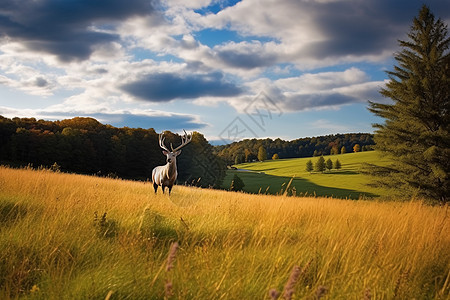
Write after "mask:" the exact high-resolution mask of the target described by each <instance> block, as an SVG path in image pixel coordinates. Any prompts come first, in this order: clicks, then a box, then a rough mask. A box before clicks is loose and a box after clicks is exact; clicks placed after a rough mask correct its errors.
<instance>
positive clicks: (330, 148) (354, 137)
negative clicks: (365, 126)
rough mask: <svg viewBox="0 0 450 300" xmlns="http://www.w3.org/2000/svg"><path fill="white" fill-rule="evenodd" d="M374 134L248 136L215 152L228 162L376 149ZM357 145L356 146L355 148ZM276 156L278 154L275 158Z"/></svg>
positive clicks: (236, 162) (235, 162) (218, 148)
mask: <svg viewBox="0 0 450 300" xmlns="http://www.w3.org/2000/svg"><path fill="white" fill-rule="evenodd" d="M374 145H375V142H374V140H373V135H372V134H368V133H351V134H350V133H349V134H334V135H327V136H321V137H313V138H301V139H296V140H292V141H284V140H281V139H276V140H272V139H247V140H243V141H240V142H235V143H232V144H229V145H221V146H216V147H214V152H215V153H216V154H217V155H218V156H219V157H221V158H223V159H224V160H225V161H226V162H227V164H230V165H231V164H239V163H244V162H252V161H257V160H259V161H263V160H265V159H267V158H268V157H269V158H273V157H274V155H275V154H277V156H275V157H278V158H296V157H311V156H321V155H329V154H331V155H335V154H343V153H350V152H359V151H370V150H373V149H374ZM355 147H356V148H355ZM275 159H277V158H275Z"/></svg>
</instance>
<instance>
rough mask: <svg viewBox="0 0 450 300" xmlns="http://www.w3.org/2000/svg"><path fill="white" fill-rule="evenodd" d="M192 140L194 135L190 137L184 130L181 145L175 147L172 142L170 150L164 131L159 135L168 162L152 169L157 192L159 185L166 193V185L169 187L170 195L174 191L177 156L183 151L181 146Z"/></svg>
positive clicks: (154, 186)
mask: <svg viewBox="0 0 450 300" xmlns="http://www.w3.org/2000/svg"><path fill="white" fill-rule="evenodd" d="M191 140H192V135H191V136H190V137H188V135H187V133H186V131H185V132H184V137H181V145H180V146H178V147H177V148H175V149H173V147H172V144H171V145H170V147H171V149H172V151H171V150H169V149H168V148H167V147H166V146H165V145H164V137H163V133H161V134H160V135H159V146H160V147H161V148H162V149H163V154H164V155H165V156H166V159H167V163H166V164H165V165H164V166H157V167H155V168H154V169H153V171H152V182H153V188H154V189H155V193H156V192H157V191H158V186H161V189H162V191H163V194H164V190H165V188H166V187H168V188H169V195H170V192H171V191H172V187H173V185H174V184H175V181H176V180H177V175H178V172H177V156H178V155H180V153H181V150H180V149H181V148H182V147H184V146H186V145H187V144H188V143H189V142H190V141H191Z"/></svg>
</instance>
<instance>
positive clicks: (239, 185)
mask: <svg viewBox="0 0 450 300" xmlns="http://www.w3.org/2000/svg"><path fill="white" fill-rule="evenodd" d="M244 186H245V184H244V182H243V181H242V179H241V178H240V177H239V176H237V174H234V176H233V180H232V181H231V186H230V191H234V192H238V191H242V189H243V188H244Z"/></svg>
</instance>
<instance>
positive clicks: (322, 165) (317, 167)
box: [306, 156, 342, 173]
mask: <svg viewBox="0 0 450 300" xmlns="http://www.w3.org/2000/svg"><path fill="white" fill-rule="evenodd" d="M341 168H342V164H341V162H340V161H339V159H336V161H335V162H334V163H333V161H332V160H331V158H328V159H327V160H325V158H324V157H323V156H320V157H319V158H318V159H317V161H316V163H315V164H313V162H312V160H311V159H310V160H308V161H307V162H306V171H307V172H310V173H311V172H312V171H316V172H321V173H323V172H325V170H328V171H331V170H332V169H336V170H339V169H341Z"/></svg>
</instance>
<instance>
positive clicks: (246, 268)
mask: <svg viewBox="0 0 450 300" xmlns="http://www.w3.org/2000/svg"><path fill="white" fill-rule="evenodd" d="M105 213H106V215H105ZM0 225H1V230H0V287H1V290H0V298H2V299H8V298H16V297H23V298H27V299H105V298H106V297H107V295H109V296H110V299H163V298H164V297H166V298H171V299H269V291H270V290H272V289H276V290H277V291H279V292H282V291H283V288H284V286H285V285H286V282H287V281H288V278H289V276H290V274H291V271H292V269H293V267H294V266H295V265H298V266H299V267H300V268H304V267H305V266H306V265H308V267H307V268H306V270H305V272H304V273H303V274H302V275H301V276H300V277H299V278H298V280H297V281H296V283H295V285H294V296H293V299H308V298H311V297H312V298H311V299H314V297H315V296H316V293H317V290H318V289H319V288H321V287H322V289H323V288H324V287H325V290H326V293H325V296H324V298H325V299H327V298H328V299H363V298H364V294H366V296H367V295H370V296H371V299H392V298H395V297H397V298H399V299H412V298H416V299H424V298H425V299H427V298H431V299H434V298H437V299H440V298H441V299H445V298H446V297H448V293H449V284H450V283H449V281H450V274H449V270H450V253H449V251H448V249H450V235H449V234H448V233H449V230H450V222H449V219H448V208H447V207H430V206H425V205H422V204H421V203H420V202H407V203H398V202H388V203H381V202H369V201H349V200H337V199H331V198H299V197H283V196H267V195H250V194H243V193H232V192H225V191H216V190H208V189H197V188H189V187H183V186H176V187H175V188H174V190H173V193H172V195H171V196H170V197H169V196H168V195H162V194H160V193H158V194H157V195H155V194H154V193H153V192H152V187H151V185H150V184H149V183H142V182H132V181H122V180H114V179H106V178H97V177H89V176H81V175H70V174H61V173H53V172H50V171H44V170H41V171H32V170H15V169H8V168H4V167H0ZM175 241H177V242H178V243H179V249H178V251H177V252H176V256H175V258H174V259H175V260H174V261H173V269H171V270H170V271H167V270H166V263H167V256H168V252H169V249H170V246H171V245H172V243H173V242H175ZM168 283H170V284H171V294H172V296H170V294H168V292H167V284H168Z"/></svg>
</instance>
